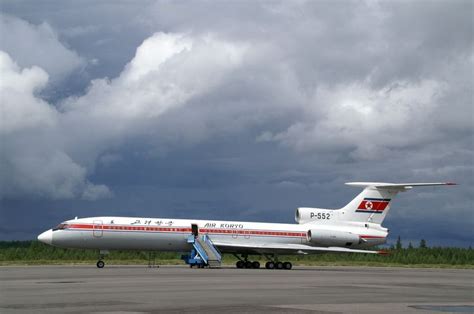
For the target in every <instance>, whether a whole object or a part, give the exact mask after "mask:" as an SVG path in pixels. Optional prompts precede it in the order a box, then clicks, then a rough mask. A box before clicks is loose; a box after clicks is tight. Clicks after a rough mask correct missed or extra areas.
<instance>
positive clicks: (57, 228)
mask: <svg viewBox="0 0 474 314" xmlns="http://www.w3.org/2000/svg"><path fill="white" fill-rule="evenodd" d="M67 227H68V224H59V225H57V226H56V227H54V228H53V231H56V230H64V229H67Z"/></svg>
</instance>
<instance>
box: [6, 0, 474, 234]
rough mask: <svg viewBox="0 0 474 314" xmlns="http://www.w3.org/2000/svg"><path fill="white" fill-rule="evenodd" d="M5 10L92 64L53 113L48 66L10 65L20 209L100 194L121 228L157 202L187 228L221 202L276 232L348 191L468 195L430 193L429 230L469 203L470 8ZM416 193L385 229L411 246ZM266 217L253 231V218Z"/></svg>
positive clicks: (61, 94)
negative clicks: (407, 236) (23, 202)
mask: <svg viewBox="0 0 474 314" xmlns="http://www.w3.org/2000/svg"><path fill="white" fill-rule="evenodd" d="M53 8H54V9H53ZM91 10H94V11H93V12H95V13H94V14H91V12H92V11H91ZM4 11H5V12H8V14H10V16H9V18H10V20H11V19H13V20H15V21H16V22H9V24H8V23H7V24H5V25H8V26H14V27H13V28H15V29H20V30H23V29H29V30H30V33H33V34H36V35H38V34H39V35H38V36H40V35H41V36H44V37H46V38H48V40H45V42H46V43H48V42H50V41H52V42H55V43H56V44H59V45H62V46H63V48H62V49H60V50H61V51H66V52H67V51H69V52H73V51H77V54H78V55H79V59H81V60H82V59H87V60H96V61H94V64H95V65H94V66H92V67H86V68H85V72H86V74H87V75H82V74H84V73H83V72H80V71H79V70H82V69H84V68H83V66H82V65H80V66H78V67H77V65H76V68H74V69H75V70H72V72H71V70H67V71H66V72H67V73H74V75H72V77H75V78H76V77H77V79H78V80H80V81H81V84H78V85H71V84H69V83H68V82H65V83H64V84H63V85H61V86H57V88H55V89H54V92H56V93H57V94H55V95H58V96H56V97H54V100H53V101H52V100H51V98H50V99H46V98H44V97H42V96H40V95H44V93H41V92H38V91H41V90H42V88H44V87H43V86H45V84H46V86H48V83H47V80H46V77H47V76H49V77H50V78H52V79H53V80H54V77H55V76H56V75H55V74H52V73H54V67H53V68H48V66H47V65H46V63H45V62H43V61H41V60H39V59H45V60H46V59H48V58H49V56H46V55H43V56H42V57H41V58H38V60H33V61H31V63H29V64H27V65H25V64H23V63H22V62H21V58H23V57H22V53H24V51H25V50H22V51H19V52H18V51H15V52H13V51H12V52H11V53H10V52H9V51H7V52H9V55H10V57H11V59H13V60H14V61H15V62H16V63H17V64H18V65H16V66H15V65H13V64H12V63H11V62H10V63H9V66H10V67H12V69H13V70H8V71H10V74H9V75H10V77H12V79H11V80H10V79H9V80H8V81H6V82H13V78H15V77H16V80H18V81H20V84H18V86H15V84H13V83H12V84H11V86H15V87H14V88H11V89H10V90H9V91H8V92H5V94H7V95H17V96H15V97H18V99H21V100H22V103H21V104H16V103H15V102H13V101H11V102H5V104H6V105H8V107H6V108H8V115H9V117H10V118H9V121H8V123H5V124H2V126H1V127H2V128H3V132H4V135H2V136H3V138H2V145H4V147H5V149H4V151H7V154H3V159H2V164H1V165H2V168H3V169H5V172H6V173H10V174H9V175H7V176H6V177H5V178H4V179H3V180H4V181H3V182H5V184H3V182H2V184H3V185H4V186H7V187H8V186H12V187H19V188H15V189H16V190H15V191H13V188H12V190H11V191H9V192H8V195H9V196H8V197H10V198H16V199H22V198H26V197H29V196H32V195H36V196H38V195H41V197H43V198H46V199H48V198H55V199H58V198H63V199H64V198H66V199H88V198H99V197H101V196H105V195H107V194H108V195H110V194H109V193H110V191H108V190H107V188H105V187H104V186H101V185H98V184H95V183H96V182H103V183H104V184H106V185H107V186H109V187H110V189H113V190H114V195H115V197H116V198H115V199H114V198H110V199H109V200H102V201H100V204H101V205H103V204H105V203H106V202H110V203H106V204H105V205H108V206H109V207H107V206H105V205H104V208H106V210H109V211H110V212H111V214H114V211H115V210H119V209H117V208H120V210H122V212H127V210H128V212H127V214H137V213H136V212H135V211H137V210H138V209H139V212H140V214H143V215H148V214H150V215H151V214H153V215H154V214H155V213H156V212H155V211H156V206H158V205H156V204H157V202H156V198H157V195H158V196H159V197H160V200H161V199H166V202H163V203H160V204H161V205H159V206H161V207H160V210H162V211H163V212H164V213H166V214H169V215H174V214H176V213H175V212H173V208H182V207H180V206H178V205H176V202H177V201H176V199H177V198H179V199H180V200H181V199H182V203H183V204H187V205H186V206H185V208H187V210H188V211H187V212H185V211H178V212H179V215H183V216H186V215H187V213H194V211H193V210H191V209H190V208H194V203H193V202H194V201H195V200H199V201H203V203H202V204H211V203H212V201H209V199H213V198H214V197H215V195H216V194H219V196H220V197H221V198H220V201H219V202H218V205H216V203H213V204H214V205H212V206H211V205H202V206H201V207H202V208H203V210H204V211H206V210H210V211H211V213H212V214H213V215H217V216H219V215H220V216H219V217H222V218H226V219H227V218H228V216H229V217H233V218H235V219H244V218H245V219H249V218H258V219H265V220H268V219H270V220H272V221H275V220H279V221H284V220H285V219H286V217H290V219H291V214H290V215H288V212H289V210H288V208H293V207H295V206H299V205H300V204H303V205H304V206H314V205H315V206H323V207H338V206H342V205H344V204H343V203H344V202H345V200H348V199H350V198H351V197H352V196H353V193H354V191H351V190H347V189H344V188H342V187H341V183H342V182H344V181H351V180H353V181H361V180H374V181H418V180H422V181H424V180H427V181H431V180H434V181H438V180H454V181H459V182H460V183H462V185H461V186H459V187H456V188H455V189H450V190H449V191H447V192H446V193H444V192H439V193H438V191H437V192H436V193H432V194H430V193H427V194H425V195H424V197H425V198H424V199H423V204H426V206H427V207H432V208H434V209H436V210H437V211H436V213H435V214H433V215H432V217H433V220H436V219H438V221H441V220H442V219H443V218H442V216H440V215H438V213H445V212H444V211H445V210H446V211H447V208H451V210H452V211H453V212H456V213H460V214H462V215H464V214H466V213H469V210H470V209H471V207H472V206H471V204H472V196H471V195H472V188H470V187H471V186H472V172H473V169H474V167H473V165H472V158H473V151H474V147H473V142H472V134H473V121H474V112H473V110H474V109H473V108H474V107H473V106H472V94H473V89H472V86H473V85H474V84H473V76H472V68H473V62H474V54H473V53H472V38H473V37H472V29H473V28H472V27H473V25H472V18H471V12H472V2H470V1H456V2H449V3H448V2H437V3H425V2H423V3H421V4H419V3H405V2H393V3H392V2H391V3H388V2H369V3H357V2H349V3H344V4H342V5H341V4H331V5H328V4H327V3H325V2H291V3H289V2H280V3H272V4H271V5H269V4H268V3H250V2H249V3H247V2H241V3H235V4H232V5H229V4H217V5H216V4H215V3H212V4H211V3H206V2H204V3H203V2H192V1H191V2H187V3H186V4H185V5H184V4H182V3H179V2H166V1H165V2H160V1H158V2H153V3H145V4H142V5H134V4H129V3H127V4H121V5H117V4H113V5H112V4H109V3H106V2H104V3H101V4H97V3H96V2H95V1H90V2H87V1H86V2H81V4H80V5H79V4H74V3H68V4H64V5H62V6H56V5H53V4H45V5H42V6H34V10H29V11H28V9H25V7H24V6H22V5H15V4H14V3H8V4H5V6H4ZM57 12H60V13H57ZM68 12H74V15H73V16H72V15H71V14H69V13H68ZM11 15H17V16H22V17H27V18H28V21H29V22H25V21H20V22H18V20H19V19H17V18H13V17H12V16H11ZM441 19H442V22H440V20H441ZM7 20H8V18H7ZM4 21H5V19H4ZM124 21H125V22H124ZM4 23H6V22H4ZM18 25H19V26H18ZM47 25H49V26H47ZM48 29H49V31H48ZM18 32H19V31H18ZM28 34H29V33H28ZM48 34H49V35H48ZM57 34H59V38H60V39H61V40H58V35H57ZM36 35H35V36H36ZM32 36H33V35H32ZM41 36H40V37H41ZM466 38H468V40H466ZM15 45H18V43H15ZM46 46H49V44H47V45H46ZM17 54H18V57H17V56H16V55H17ZM73 54H74V53H73ZM52 55H54V54H52ZM29 57H30V58H32V59H33V58H34V57H33V54H29ZM58 59H59V60H61V59H63V60H66V59H67V58H60V57H59V58H58ZM74 60H77V58H71V59H70V62H69V63H68V64H70V65H67V66H66V67H65V69H71V68H73V67H74V64H77V63H75V61H74ZM42 62H43V63H42ZM15 67H16V68H15ZM41 69H42V70H41ZM27 74H28V75H27ZM76 74H81V75H76ZM66 75H67V74H66ZM70 77H71V76H70ZM91 77H92V78H95V79H91ZM50 80H51V79H50ZM2 83H5V82H2ZM9 84H10V83H9ZM15 93H16V94H15ZM2 97H3V95H2ZM7 98H8V99H7V100H8V101H10V100H9V99H14V98H13V97H7ZM2 104H3V103H2ZM17 107H18V108H17ZM28 112H34V113H35V114H34V115H30V116H28V114H27V113H28ZM20 116H21V117H24V119H20V118H15V117H20ZM8 132H9V133H8ZM18 156H20V157H21V156H26V157H28V158H26V157H25V158H16V157H18ZM6 157H8V158H6ZM16 159H18V160H16ZM37 168H41V171H43V172H41V171H40V170H34V169H37ZM43 168H44V169H43ZM21 169H28V171H26V170H25V171H24V172H21ZM28 172H37V173H41V176H40V177H38V176H35V175H33V174H29V173H28ZM42 178H45V181H41V180H42ZM68 178H70V179H71V180H70V181H68ZM11 182H13V183H14V184H10V185H9V183H11ZM61 182H63V183H61ZM92 182H94V183H92ZM46 183H49V186H48V187H46ZM169 186H173V188H174V190H173V192H172V193H171V194H169V193H168V192H169V191H168V190H163V189H164V187H169ZM89 187H93V188H92V189H89ZM216 187H218V189H219V191H218V192H217V193H216V190H215V189H216ZM297 187H300V188H297ZM62 188H64V189H62ZM160 189H162V190H160ZM107 191H108V192H107ZM130 191H136V194H133V192H130ZM200 193H202V194H200ZM451 193H452V194H451ZM131 194H133V195H131ZM198 194H199V195H200V196H197V195H198ZM13 195H14V196H13ZM90 195H92V196H90ZM94 195H96V196H94ZM178 195H179V197H177V196H178ZM182 195H183V196H182ZM407 195H417V194H416V193H412V194H409V193H407ZM410 197H411V196H408V198H406V199H407V200H408V201H411V202H412V203H411V204H409V205H407V206H408V207H406V208H404V207H403V205H406V204H408V203H406V202H405V203H403V199H404V198H405V195H404V196H403V198H402V197H401V198H400V199H401V203H400V207H398V208H399V210H398V211H393V212H392V214H391V216H390V217H391V218H390V219H392V220H391V221H392V222H395V224H398V226H400V225H402V226H403V228H404V229H403V230H407V231H406V232H408V233H409V232H410V231H409V230H410V228H414V229H416V228H418V223H410V222H407V221H408V220H409V221H417V222H419V221H421V222H423V218H425V216H426V214H425V213H423V212H422V211H415V210H413V208H411V207H416V205H417V203H416V202H414V201H415V200H416V198H415V196H413V197H412V198H410ZM450 197H453V199H450ZM445 199H450V200H456V201H451V202H450V204H448V205H445V201H444V200H445ZM342 200H344V201H342ZM70 202H71V203H70V204H72V205H71V207H74V206H75V205H76V203H74V201H70ZM102 202H104V203H102ZM134 202H135V203H134ZM98 203H99V202H98ZM98 203H94V204H98ZM131 203H132V204H134V205H133V206H134V207H133V210H132V209H130V208H127V206H131V205H128V204H131ZM178 203H179V202H178ZM229 204H232V205H229ZM453 204H454V205H453ZM82 205H83V204H82V203H81V206H82ZM88 206H93V205H88ZM175 206H177V207H175ZM206 206H207V207H206ZM410 206H411V207H410ZM257 207H259V208H263V209H262V210H261V214H255V215H256V217H245V214H243V213H251V214H254V213H257V211H256V210H255V208H257ZM101 208H102V207H101ZM209 208H216V209H215V210H212V209H209ZM222 208H228V210H222ZM267 208H270V209H271V210H270V209H269V210H267ZM239 209H245V210H242V211H239ZM207 212H208V211H207ZM407 217H410V219H407ZM453 217H456V215H453ZM209 218H213V217H212V216H211V217H209ZM387 223H390V221H387ZM392 227H393V226H392ZM471 227H472V223H470V221H469V220H465V222H463V225H462V226H459V228H458V229H459V230H464V231H466V230H470V229H472V228H471ZM426 228H430V227H429V226H428V227H426ZM460 232H461V231H460ZM464 234H469V233H468V232H464Z"/></svg>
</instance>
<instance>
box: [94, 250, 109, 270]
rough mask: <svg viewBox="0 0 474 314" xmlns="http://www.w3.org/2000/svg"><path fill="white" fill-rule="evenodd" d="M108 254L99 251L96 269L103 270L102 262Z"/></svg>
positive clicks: (105, 251) (107, 252)
mask: <svg viewBox="0 0 474 314" xmlns="http://www.w3.org/2000/svg"><path fill="white" fill-rule="evenodd" d="M107 254H109V251H107V250H100V251H99V258H98V259H99V260H98V261H97V264H96V265H97V268H104V266H105V262H104V261H103V259H104V257H105V255H107Z"/></svg>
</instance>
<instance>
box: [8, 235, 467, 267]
mask: <svg viewBox="0 0 474 314" xmlns="http://www.w3.org/2000/svg"><path fill="white" fill-rule="evenodd" d="M386 251H387V253H388V254H387V255H375V254H352V253H350V254H331V253H328V254H317V255H292V256H287V257H286V256H285V257H284V259H285V260H291V261H293V262H294V263H295V264H296V265H298V264H300V265H375V266H377V265H394V266H397V265H432V266H436V265H438V266H441V267H443V266H446V267H449V266H460V267H469V268H471V267H474V250H472V248H454V247H428V246H427V244H426V241H424V240H421V241H420V243H419V245H418V247H416V248H415V247H413V245H410V244H409V245H408V247H406V248H404V247H403V245H402V242H401V240H400V238H399V239H398V241H397V243H396V244H395V245H394V246H392V247H390V248H389V249H387V250H386ZM152 254H153V256H154V258H155V259H156V260H157V261H158V262H160V261H161V263H163V264H165V263H167V264H179V263H180V256H181V254H179V253H172V252H152ZM149 256H150V252H142V251H111V252H110V254H109V255H108V256H107V257H106V260H107V261H108V262H111V263H146V262H148V259H149ZM97 258H98V251H97V250H83V249H62V248H57V247H53V246H49V245H46V244H43V243H41V242H38V241H0V264H3V265H6V264H15V263H25V264H49V263H81V262H90V261H96V260H97ZM281 258H283V257H281ZM255 259H258V257H256V258H255ZM223 261H224V263H233V262H235V258H234V257H233V256H232V255H228V254H227V255H225V257H224V260H223Z"/></svg>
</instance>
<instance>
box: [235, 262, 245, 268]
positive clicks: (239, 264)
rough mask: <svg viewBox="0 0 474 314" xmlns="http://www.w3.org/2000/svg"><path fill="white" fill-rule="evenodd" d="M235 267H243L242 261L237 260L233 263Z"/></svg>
mask: <svg viewBox="0 0 474 314" xmlns="http://www.w3.org/2000/svg"><path fill="white" fill-rule="evenodd" d="M235 267H237V268H244V262H243V261H237V263H235Z"/></svg>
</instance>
